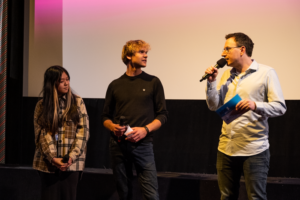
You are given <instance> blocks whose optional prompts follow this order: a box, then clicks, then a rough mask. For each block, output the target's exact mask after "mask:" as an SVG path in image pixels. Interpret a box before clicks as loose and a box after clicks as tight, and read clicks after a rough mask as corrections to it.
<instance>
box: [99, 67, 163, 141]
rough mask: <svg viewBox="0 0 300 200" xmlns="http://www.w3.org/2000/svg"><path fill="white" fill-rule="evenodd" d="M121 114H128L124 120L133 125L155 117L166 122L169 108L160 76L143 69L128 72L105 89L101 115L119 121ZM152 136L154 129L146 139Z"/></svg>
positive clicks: (136, 125)
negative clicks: (137, 73) (130, 73)
mask: <svg viewBox="0 0 300 200" xmlns="http://www.w3.org/2000/svg"><path fill="white" fill-rule="evenodd" d="M120 116H124V117H125V118H126V120H125V123H126V124H129V126H130V127H143V126H145V125H147V124H149V123H151V122H152V121H153V120H154V119H158V120H159V121H160V122H161V124H164V123H165V122H166V121H167V118H168V111H167V109H166V102H165V95H164V89H163V86H162V84H161V82H160V80H159V79H158V78H157V77H155V76H152V75H149V74H147V73H145V72H142V73H141V74H139V75H137V76H134V77H130V76H127V75H126V73H125V74H124V75H122V76H121V77H120V78H118V79H116V80H114V81H112V82H111V83H110V84H109V86H108V89H107V92H106V97H105V104H104V109H103V114H102V119H103V122H104V121H105V120H107V119H110V120H112V121H113V123H115V124H119V119H120ZM152 138H153V133H150V134H147V136H146V137H145V138H144V139H143V141H144V142H146V141H152Z"/></svg>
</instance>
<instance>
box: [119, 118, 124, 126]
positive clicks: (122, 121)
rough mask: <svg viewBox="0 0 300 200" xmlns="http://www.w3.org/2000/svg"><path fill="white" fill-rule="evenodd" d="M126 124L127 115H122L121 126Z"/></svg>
mask: <svg viewBox="0 0 300 200" xmlns="http://www.w3.org/2000/svg"><path fill="white" fill-rule="evenodd" d="M124 125H125V117H124V116H121V117H120V126H124Z"/></svg>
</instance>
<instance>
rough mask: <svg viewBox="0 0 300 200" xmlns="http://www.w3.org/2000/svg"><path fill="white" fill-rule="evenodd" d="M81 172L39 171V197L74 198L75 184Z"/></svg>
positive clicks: (63, 199)
mask: <svg viewBox="0 0 300 200" xmlns="http://www.w3.org/2000/svg"><path fill="white" fill-rule="evenodd" d="M81 173H82V172H79V171H74V172H70V171H68V172H61V171H57V172H56V173H55V174H53V173H45V172H40V171H39V175H40V177H41V182H42V185H41V188H42V191H41V199H42V200H54V199H55V200H75V199H76V191H77V184H78V181H79V178H80V175H81Z"/></svg>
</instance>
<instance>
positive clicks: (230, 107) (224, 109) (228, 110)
mask: <svg viewBox="0 0 300 200" xmlns="http://www.w3.org/2000/svg"><path fill="white" fill-rule="evenodd" d="M240 101H242V98H241V97H240V95H238V94H237V95H235V96H234V97H233V98H232V99H230V100H229V101H228V102H227V103H225V104H224V105H223V106H221V107H220V108H219V109H218V110H216V112H217V113H218V115H219V116H220V117H221V118H222V119H223V120H224V121H225V122H226V124H230V123H231V122H232V121H233V120H235V119H236V118H238V117H240V116H241V115H242V114H244V113H245V112H238V111H236V110H235V106H236V105H237V104H238V103H239V102H240Z"/></svg>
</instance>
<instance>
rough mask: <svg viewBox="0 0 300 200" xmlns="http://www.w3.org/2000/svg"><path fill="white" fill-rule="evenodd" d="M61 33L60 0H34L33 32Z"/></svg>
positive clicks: (37, 33) (40, 33) (37, 34)
mask: <svg viewBox="0 0 300 200" xmlns="http://www.w3.org/2000/svg"><path fill="white" fill-rule="evenodd" d="M49 33H51V34H54V35H57V34H60V35H61V33H62V0H35V34H36V36H41V35H42V34H47V35H49Z"/></svg>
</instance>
